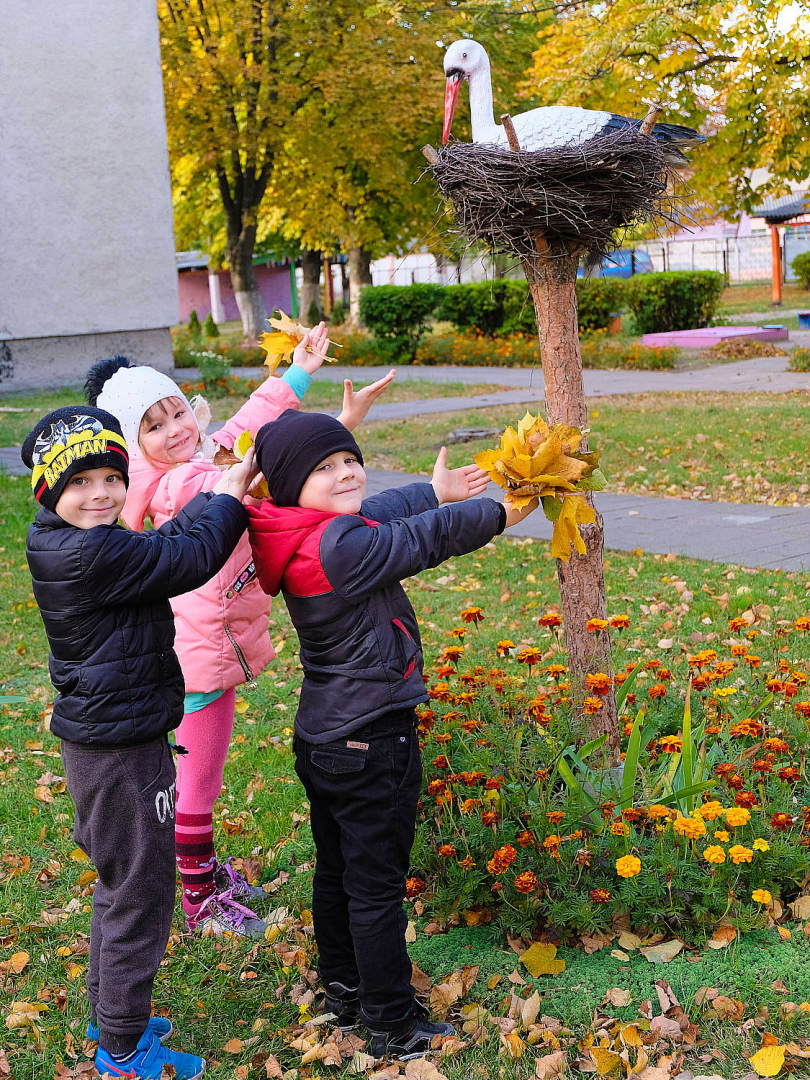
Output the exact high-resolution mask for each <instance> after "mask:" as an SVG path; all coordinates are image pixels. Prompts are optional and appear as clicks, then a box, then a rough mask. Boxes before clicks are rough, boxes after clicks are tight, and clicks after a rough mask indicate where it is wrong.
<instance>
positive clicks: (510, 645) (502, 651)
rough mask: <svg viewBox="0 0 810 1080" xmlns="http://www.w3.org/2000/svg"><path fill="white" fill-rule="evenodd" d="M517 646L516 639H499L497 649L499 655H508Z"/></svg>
mask: <svg viewBox="0 0 810 1080" xmlns="http://www.w3.org/2000/svg"><path fill="white" fill-rule="evenodd" d="M514 648H515V643H514V641H499V642H498V644H497V645H496V646H495V651H496V652H497V654H498V656H508V655H509V653H510V652H511V651H512V649H514Z"/></svg>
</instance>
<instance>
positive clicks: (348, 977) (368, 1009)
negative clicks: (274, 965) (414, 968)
mask: <svg viewBox="0 0 810 1080" xmlns="http://www.w3.org/2000/svg"><path fill="white" fill-rule="evenodd" d="M294 745H295V761H296V765H295V767H296V772H297V773H298V776H299V777H300V779H301V782H302V784H303V785H304V788H305V789H306V793H307V797H308V798H309V802H310V806H311V823H312V835H313V837H314V839H315V849H316V853H317V862H316V865H315V880H314V883H313V902H312V917H313V922H314V928H315V939H316V941H317V943H318V950H319V952H320V963H319V970H320V976H321V981H322V982H323V983H324V984H326V983H330V982H340V983H343V985H344V986H347V987H355V986H358V985H359V988H360V989H359V997H360V1005H361V1010H362V1019H363V1021H364V1022H365V1023H366V1024H367V1025H368V1026H369V1027H370V1028H371V1029H372V1030H373V1031H393V1030H395V1029H396V1028H399V1027H401V1026H402V1024H403V1023H404V1022H407V1021H408V1020H410V1019H411V1018H412V1017H413V1016H414V1009H415V1006H414V991H413V988H412V986H411V961H410V958H409V957H408V950H407V948H406V945H405V930H406V927H407V919H406V917H405V912H404V910H403V907H402V901H403V900H404V898H405V877H406V875H407V872H408V863H409V859H410V853H411V846H412V844H413V838H414V831H415V828H416V804H417V800H418V798H419V789H420V785H421V780H422V761H421V758H420V754H419V740H418V737H417V732H416V716H415V713H414V711H413V709H405V710H399V711H397V712H391V713H388V714H386V715H385V716H383V717H380V718H378V719H377V720H373V721H371V722H370V723H369V724H367V725H366V726H365V727H363V728H360V729H359V730H358V731H354V732H353V733H352V734H351V735H348V736H346V737H345V738H342V739H339V740H337V741H336V742H330V743H320V744H313V743H308V742H305V741H304V740H303V739H301V738H300V737H298V736H296V738H295V740H294Z"/></svg>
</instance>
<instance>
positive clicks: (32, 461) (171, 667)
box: [22, 405, 255, 1080]
mask: <svg viewBox="0 0 810 1080" xmlns="http://www.w3.org/2000/svg"><path fill="white" fill-rule="evenodd" d="M22 459H23V461H24V462H25V464H26V465H27V466H28V468H29V469H31V471H32V475H31V485H32V488H33V491H34V496H35V498H36V499H37V501H38V502H39V503H40V506H41V509H40V510H39V511H38V513H37V515H36V518H35V520H34V523H33V525H32V526H31V527H30V529H29V530H28V537H27V541H26V554H27V557H28V565H29V567H30V569H31V576H32V578H33V582H34V596H35V598H36V601H37V604H38V605H39V610H40V614H41V615H42V619H43V622H44V623H45V630H46V632H47V634H48V641H49V643H50V647H51V655H50V662H49V663H50V673H51V679H52V681H53V684H54V686H55V688H56V690H57V691H58V693H57V697H56V701H55V702H54V707H53V717H52V719H51V730H52V731H53V733H54V735H57V736H58V737H59V738H60V739H61V743H62V760H63V763H64V767H65V776H66V777H67V784H68V790H69V791H70V794H71V797H72V798H73V801H74V803H75V807H76V817H75V825H74V836H75V839H76V842H77V844H78V845H79V846H80V847H81V848H82V849H83V850H84V851H85V852H87V854H88V855H89V856H90V858H91V859H92V860H93V862H94V863H95V865H96V868H97V870H98V882H97V885H96V889H95V893H94V896H93V916H92V920H91V928H90V963H89V967H88V974H87V992H88V997H89V998H90V1004H91V1007H92V1010H93V1016H92V1019H91V1023H90V1025H89V1027H88V1031H87V1034H88V1036H89V1037H90V1038H94V1039H98V1040H99V1048H98V1052H97V1054H96V1060H95V1064H96V1068H97V1069H98V1071H99V1073H101V1074H102V1075H110V1076H126V1077H130V1078H134V1080H159V1078H160V1077H161V1075H168V1073H167V1072H164V1067H168V1066H173V1067H174V1072H173V1074H172V1075H175V1076H177V1077H179V1078H181V1080H193V1078H196V1077H199V1076H201V1075H202V1073H203V1071H204V1068H205V1062H204V1061H203V1059H202V1058H200V1057H197V1056H195V1055H194V1054H182V1053H179V1052H177V1051H172V1050H169V1048H168V1047H166V1046H164V1045H163V1041H164V1040H165V1039H167V1038H168V1037H169V1036H170V1035H171V1033H172V1025H171V1022H170V1021H168V1020H165V1019H163V1018H162V1017H154V1018H152V1019H150V1012H151V995H152V985H153V983H154V979H155V974H156V972H157V969H158V965H159V963H160V961H161V959H162V957H163V954H164V952H165V949H166V942H167V941H168V937H169V930H170V928H171V921H172V912H173V909H174V891H175V865H174V783H175V768H174V761H173V759H172V755H171V750H170V748H169V744H168V741H167V738H166V736H167V733H168V732H169V731H171V730H172V729H173V728H175V727H177V725H178V724H179V723H180V720H181V718H182V715H183V692H184V686H183V677H182V675H181V672H180V666H179V664H178V662H177V658H176V656H175V655H174V651H173V649H172V644H173V642H174V619H173V617H172V610H171V607H170V606H169V597H170V596H175V595H177V594H178V593H184V592H187V591H188V590H190V589H196V588H197V587H198V586H199V585H201V584H202V583H203V582H204V581H207V580H208V578H209V577H211V576H212V575H213V574H215V573H216V572H217V571H218V570H219V569H220V567H222V566H223V565H224V563H225V561H226V560H227V558H228V556H229V555H230V553H231V551H232V550H233V548H234V546H235V545H236V542H237V540H238V539H239V537H240V535H241V534H242V532H244V529H245V526H246V524H247V516H246V513H245V509H244V507H243V506H242V499H243V498H244V496H245V494H246V492H247V489H248V487H249V485H250V483H251V482H252V481H253V478H254V476H255V468H254V466H253V455H252V454H248V455H246V457H245V460H244V461H243V462H241V463H240V464H239V465H238V466H235V467H234V468H233V469H231V470H230V471H229V472H228V473H226V474H225V475H223V477H222V479H221V480H220V481H219V483H218V484H217V486H216V487H215V488H214V490H213V491H211V492H207V493H204V494H201V495H198V496H197V497H196V498H195V499H193V500H192V501H191V502H190V503H189V504H188V505H187V506H186V507H185V509H184V510H183V512H182V513H181V514H179V515H178V516H177V517H176V518H175V519H174V520H173V521H170V522H168V523H167V524H166V525H164V526H163V527H162V528H160V529H157V530H155V531H151V532H130V531H129V530H128V529H125V528H123V527H122V526H120V525H118V524H116V523H117V520H118V515H119V513H120V511H121V508H122V507H123V505H124V499H125V496H126V488H127V484H128V468H129V456H128V453H127V446H126V442H125V441H124V437H123V435H122V434H121V428H120V426H119V424H118V421H117V420H116V419H115V417H113V416H111V415H110V413H107V412H104V411H103V410H102V409H96V408H91V407H89V406H86V405H77V406H71V407H69V408H64V409H57V410H56V411H55V412H52V413H49V414H48V415H47V416H45V417H43V419H42V420H40V421H39V423H38V424H37V425H36V427H35V428H34V430H33V431H32V432H31V433H30V434H29V436H28V438H27V439H26V440H25V443H24V444H23V448H22Z"/></svg>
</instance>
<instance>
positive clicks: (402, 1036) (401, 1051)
mask: <svg viewBox="0 0 810 1080" xmlns="http://www.w3.org/2000/svg"><path fill="white" fill-rule="evenodd" d="M455 1033H456V1029H455V1028H454V1027H453V1025H452V1024H435V1023H434V1022H433V1021H432V1020H423V1019H421V1018H420V1019H418V1020H414V1022H413V1023H412V1024H411V1025H410V1026H409V1027H406V1028H404V1029H402V1028H400V1029H399V1030H398V1031H372V1033H371V1056H372V1057H373V1058H376V1059H377V1060H379V1059H380V1058H384V1057H391V1058H396V1059H397V1060H398V1061H412V1060H413V1059H414V1058H418V1057H422V1055H423V1054H427V1053H429V1052H430V1051H431V1050H432V1049H433V1045H432V1043H433V1040H434V1039H435V1038H436V1036H437V1035H442V1036H444V1037H445V1038H447V1036H448V1035H455Z"/></svg>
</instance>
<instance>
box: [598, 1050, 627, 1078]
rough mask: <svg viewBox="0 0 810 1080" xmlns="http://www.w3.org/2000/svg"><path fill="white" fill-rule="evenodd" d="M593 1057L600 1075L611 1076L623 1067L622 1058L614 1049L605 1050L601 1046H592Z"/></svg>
mask: <svg viewBox="0 0 810 1080" xmlns="http://www.w3.org/2000/svg"><path fill="white" fill-rule="evenodd" d="M591 1057H592V1058H593V1063H594V1065H595V1066H596V1071H597V1072H598V1073H599V1075H600V1076H609V1075H610V1074H611V1073H612V1072H616V1070H617V1069H620V1068H621V1067H622V1059H621V1057H620V1056H619V1055H618V1054H617V1053H616V1052H615V1051H614V1050H605V1049H604V1048H603V1047H601V1046H592V1047H591Z"/></svg>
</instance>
